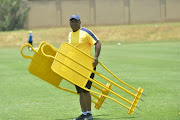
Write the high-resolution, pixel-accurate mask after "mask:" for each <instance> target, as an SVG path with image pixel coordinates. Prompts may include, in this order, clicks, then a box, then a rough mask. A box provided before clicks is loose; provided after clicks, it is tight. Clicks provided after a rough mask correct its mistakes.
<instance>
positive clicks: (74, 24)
mask: <svg viewBox="0 0 180 120" xmlns="http://www.w3.org/2000/svg"><path fill="white" fill-rule="evenodd" d="M69 23H70V26H71V28H72V30H73V32H75V31H77V30H79V29H80V28H81V20H80V17H79V16H78V15H72V16H71V17H70V19H69Z"/></svg>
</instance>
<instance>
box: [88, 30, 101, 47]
mask: <svg viewBox="0 0 180 120" xmlns="http://www.w3.org/2000/svg"><path fill="white" fill-rule="evenodd" d="M98 40H99V39H98V38H97V37H96V35H95V34H94V33H93V32H92V31H90V34H88V42H89V43H90V44H91V45H94V44H95V43H96V42H97V41H98Z"/></svg>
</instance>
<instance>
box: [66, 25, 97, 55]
mask: <svg viewBox="0 0 180 120" xmlns="http://www.w3.org/2000/svg"><path fill="white" fill-rule="evenodd" d="M68 40H69V43H70V44H72V45H73V46H75V47H77V48H79V49H80V50H82V51H84V52H85V53H87V54H88V55H92V54H91V46H92V45H94V44H95V43H96V42H97V41H98V40H99V39H98V38H97V37H96V36H95V35H94V33H93V32H92V31H90V30H88V29H86V28H83V27H82V28H80V29H79V30H78V31H76V32H73V31H71V32H70V33H69V38H68Z"/></svg>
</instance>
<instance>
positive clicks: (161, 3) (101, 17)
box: [25, 0, 180, 28]
mask: <svg viewBox="0 0 180 120" xmlns="http://www.w3.org/2000/svg"><path fill="white" fill-rule="evenodd" d="M28 4H29V6H30V11H29V15H28V20H27V23H26V26H25V27H26V28H38V27H59V26H68V25H69V17H70V16H71V15H72V14H78V15H79V16H80V18H81V21H82V25H120V24H136V23H152V22H169V21H180V14H179V12H178V11H180V0H29V1H28Z"/></svg>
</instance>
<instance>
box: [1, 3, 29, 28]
mask: <svg viewBox="0 0 180 120" xmlns="http://www.w3.org/2000/svg"><path fill="white" fill-rule="evenodd" d="M28 11H29V7H28V5H27V1H26V0H0V31H9V30H15V29H21V28H23V27H24V23H25V21H26V18H27V15H28Z"/></svg>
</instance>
